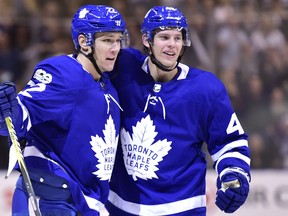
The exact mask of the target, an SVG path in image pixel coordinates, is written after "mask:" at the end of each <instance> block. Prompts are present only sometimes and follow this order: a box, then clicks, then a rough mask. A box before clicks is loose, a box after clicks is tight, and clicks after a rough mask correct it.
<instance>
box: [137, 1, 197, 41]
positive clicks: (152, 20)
mask: <svg viewBox="0 0 288 216" xmlns="http://www.w3.org/2000/svg"><path fill="white" fill-rule="evenodd" d="M166 29H177V30H179V31H182V34H183V40H184V44H183V45H184V46H190V45H191V36H190V31H189V27H188V24H187V19H186V17H185V16H184V15H183V14H182V13H181V12H180V11H179V10H178V9H176V8H174V7H167V6H155V7H153V8H151V9H150V10H149V11H148V12H147V13H146V15H145V17H144V21H143V23H142V26H141V32H142V34H145V35H146V36H147V37H148V40H150V41H152V39H153V36H154V35H155V31H156V30H166Z"/></svg>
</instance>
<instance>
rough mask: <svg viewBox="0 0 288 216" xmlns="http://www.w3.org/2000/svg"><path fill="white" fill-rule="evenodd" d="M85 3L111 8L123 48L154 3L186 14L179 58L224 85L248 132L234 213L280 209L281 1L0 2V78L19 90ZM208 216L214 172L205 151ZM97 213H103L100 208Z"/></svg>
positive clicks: (284, 10) (286, 56)
mask: <svg viewBox="0 0 288 216" xmlns="http://www.w3.org/2000/svg"><path fill="white" fill-rule="evenodd" d="M85 4H105V5H110V6H113V7H115V8H116V9H118V10H119V11H120V12H121V13H122V14H123V16H124V19H125V20H126V22H127V27H128V30H129V33H130V37H131V45H132V46H134V47H136V48H139V49H141V50H142V42H141V40H140V37H141V35H140V30H139V28H140V25H141V22H142V20H143V17H144V15H145V13H146V12H147V10H148V9H149V8H151V7H152V6H155V5H167V6H175V7H178V8H179V9H180V10H181V11H182V12H183V13H184V15H186V17H187V18H188V22H189V25H190V30H191V36H192V46H191V47H190V48H188V49H187V50H186V53H185V55H184V57H183V59H182V62H183V63H185V64H188V65H190V66H195V67H199V68H202V69H205V70H208V71H211V72H213V73H215V74H216V75H217V76H218V77H219V78H220V79H221V80H222V81H223V82H224V83H225V85H226V87H227V90H228V92H229V95H230V98H231V101H232V103H233V107H234V109H235V111H236V113H237V116H238V118H239V120H240V122H241V123H242V126H243V128H244V129H245V131H246V132H247V133H248V135H249V146H250V148H251V159H252V160H251V167H252V183H251V193H250V195H249V197H248V201H247V202H246V203H245V205H244V206H243V208H241V209H240V210H239V211H237V212H236V213H235V214H233V215H236V216H244V215H245V216H247V215H257V214H261V215H263V216H266V215H267V216H268V215H273V216H283V215H286V214H287V212H288V172H287V169H288V0H102V1H101V0H98V1H97V0H90V1H88V0H86V1H85V0H83V1H82V0H61V1H60V0H0V82H3V81H6V80H12V81H14V82H15V83H16V84H17V88H18V90H20V89H22V88H23V87H24V85H25V84H26V83H27V81H28V80H29V78H30V76H31V74H32V72H33V68H34V66H35V65H36V63H38V62H39V61H41V60H42V59H44V58H46V57H49V56H52V55H58V54H63V53H66V54H70V53H73V52H74V47H73V43H72V39H71V35H70V23H71V18H72V16H73V14H74V12H75V10H76V9H77V8H78V7H79V6H81V5H85ZM207 160H208V168H209V170H208V176H207V203H208V216H218V215H224V214H223V213H220V212H219V211H218V210H217V208H216V207H215V205H214V198H215V190H216V189H215V173H214V171H213V169H212V162H211V159H210V157H209V155H208V154H207ZM7 164H8V144H7V137H0V169H1V170H2V171H0V185H1V186H0V200H1V202H0V215H1V216H2V215H3V216H6V215H10V209H11V198H12V193H13V188H14V185H15V179H16V177H17V175H18V174H17V173H13V175H11V176H10V177H9V178H8V179H6V180H5V179H4V176H5V172H6V169H7ZM103 214H104V215H105V213H103Z"/></svg>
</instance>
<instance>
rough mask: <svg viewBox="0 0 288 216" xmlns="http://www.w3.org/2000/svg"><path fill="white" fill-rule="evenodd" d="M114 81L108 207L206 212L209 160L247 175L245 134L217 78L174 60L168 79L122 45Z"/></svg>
mask: <svg viewBox="0 0 288 216" xmlns="http://www.w3.org/2000/svg"><path fill="white" fill-rule="evenodd" d="M119 60H120V63H119V67H118V71H117V72H116V73H118V75H117V76H116V78H115V80H114V82H115V87H116V89H117V91H118V95H119V99H120V102H121V106H122V108H123V110H124V111H123V112H122V116H121V133H120V137H121V145H118V151H117V156H116V162H115V167H114V170H113V174H112V179H111V182H110V194H109V198H108V203H107V205H106V208H107V209H108V211H109V212H110V215H112V216H114V215H117V216H128V215H129V216H130V215H143V216H156V215H177V216H180V215H181V216H184V215H185V216H204V215H206V196H205V186H206V185H205V175H206V163H207V162H206V158H205V154H204V152H203V151H202V149H203V148H202V145H203V144H204V143H206V144H207V149H208V151H209V153H210V154H211V157H212V159H213V161H214V162H215V163H214V167H215V170H216V172H217V173H218V174H220V173H221V172H222V171H224V170H226V169H229V168H230V167H232V166H233V167H238V168H241V169H243V170H244V171H245V172H247V173H249V172H250V153H249V148H248V142H247V134H246V133H245V132H244V130H243V128H242V127H241V124H240V122H239V121H238V119H237V116H236V114H235V113H234V111H233V108H232V106H231V104H230V101H229V97H228V94H227V91H226V89H225V87H224V85H223V84H222V82H221V81H220V80H219V79H218V78H216V76H215V75H213V74H212V73H210V72H206V71H202V70H200V69H196V68H191V67H188V66H186V65H184V64H179V65H178V70H179V73H178V75H177V77H175V78H174V79H173V80H171V81H169V82H165V83H160V82H155V81H154V79H153V78H152V76H151V75H150V74H149V68H148V66H147V61H148V59H147V58H146V57H145V56H142V55H141V53H140V52H137V51H136V50H133V49H129V50H123V52H122V54H121V56H120V58H119Z"/></svg>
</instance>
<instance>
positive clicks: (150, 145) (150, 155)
mask: <svg viewBox="0 0 288 216" xmlns="http://www.w3.org/2000/svg"><path fill="white" fill-rule="evenodd" d="M155 129H156V128H155V126H154V125H153V121H152V120H151V118H150V116H149V115H148V116H147V117H146V118H143V119H141V121H140V122H137V124H136V126H133V128H132V137H131V136H130V134H129V132H127V131H126V130H125V129H122V130H121V142H122V149H123V154H124V163H125V166H126V169H127V172H128V174H129V175H132V177H133V179H134V181H136V180H137V178H141V179H144V180H147V179H152V178H158V176H157V175H156V173H155V172H156V171H157V170H158V167H157V166H158V164H159V162H160V161H162V160H163V157H164V156H165V155H167V154H168V152H169V150H170V149H171V143H172V142H171V141H167V139H164V140H157V141H156V142H155V137H156V135H157V134H158V133H157V132H156V131H155Z"/></svg>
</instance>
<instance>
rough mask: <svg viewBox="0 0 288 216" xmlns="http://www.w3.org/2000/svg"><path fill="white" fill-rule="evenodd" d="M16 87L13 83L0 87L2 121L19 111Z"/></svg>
mask: <svg viewBox="0 0 288 216" xmlns="http://www.w3.org/2000/svg"><path fill="white" fill-rule="evenodd" d="M16 97H17V92H16V86H15V84H14V83H13V82H4V83H2V84H1V85H0V121H2V122H3V121H4V119H5V117H7V116H11V115H15V113H16V112H17V110H18V101H17V98H16Z"/></svg>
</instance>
